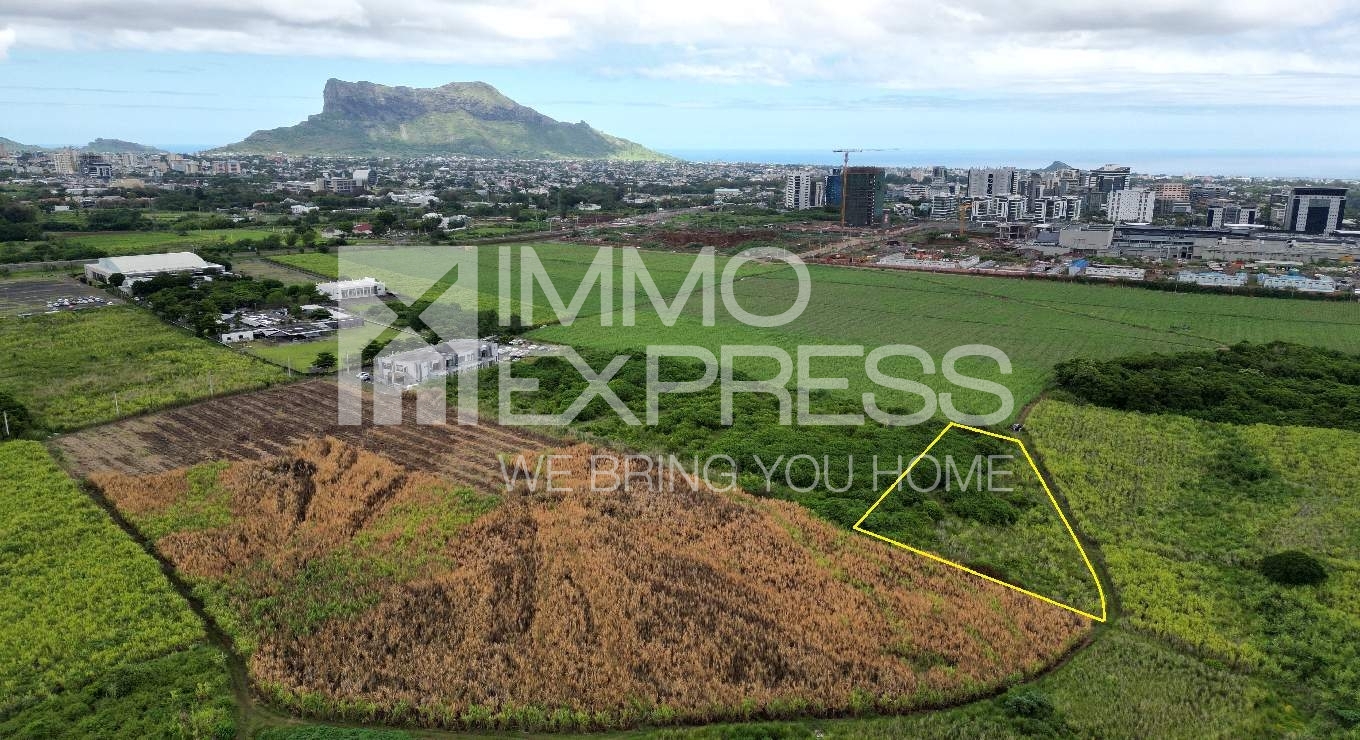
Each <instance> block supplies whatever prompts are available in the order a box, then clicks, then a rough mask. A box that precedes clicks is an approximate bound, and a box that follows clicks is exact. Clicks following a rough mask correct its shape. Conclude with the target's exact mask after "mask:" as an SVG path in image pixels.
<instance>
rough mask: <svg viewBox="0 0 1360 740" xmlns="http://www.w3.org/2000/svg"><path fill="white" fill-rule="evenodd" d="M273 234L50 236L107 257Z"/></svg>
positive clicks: (209, 232) (200, 232)
mask: <svg viewBox="0 0 1360 740" xmlns="http://www.w3.org/2000/svg"><path fill="white" fill-rule="evenodd" d="M276 233H278V232H274V231H266V230H264V229H201V230H197V231H190V232H187V233H185V234H178V233H175V232H173V231H107V232H97V233H89V232H83V231H71V232H65V233H59V234H53V235H52V236H53V237H58V238H62V239H65V240H67V241H70V242H76V243H79V244H84V245H85V246H88V247H95V248H97V249H102V250H104V252H106V253H108V254H110V255H120V254H143V253H152V252H178V251H181V250H183V251H193V250H194V249H195V248H197V247H209V246H214V245H219V244H227V243H231V242H239V241H242V240H245V239H255V240H258V239H263V238H264V237H266V236H269V235H270V234H276Z"/></svg>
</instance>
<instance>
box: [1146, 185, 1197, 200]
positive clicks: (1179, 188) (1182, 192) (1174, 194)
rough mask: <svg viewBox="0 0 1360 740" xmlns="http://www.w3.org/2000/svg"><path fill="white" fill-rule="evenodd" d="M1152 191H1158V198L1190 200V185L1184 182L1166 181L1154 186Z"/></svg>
mask: <svg viewBox="0 0 1360 740" xmlns="http://www.w3.org/2000/svg"><path fill="white" fill-rule="evenodd" d="M1152 192H1154V193H1156V195H1157V200H1171V201H1178V202H1179V201H1188V200H1190V186H1189V185H1186V184H1185V183H1183V182H1171V181H1169V180H1168V181H1164V182H1159V183H1157V184H1156V185H1153V186H1152Z"/></svg>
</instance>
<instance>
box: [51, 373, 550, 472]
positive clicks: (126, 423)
mask: <svg viewBox="0 0 1360 740" xmlns="http://www.w3.org/2000/svg"><path fill="white" fill-rule="evenodd" d="M336 392H337V390H336V383H335V381H334V380H314V381H308V382H302V383H293V384H290V385H286V386H280V387H277V388H270V389H268V390H264V391H260V392H257V393H245V394H240V395H235V396H229V397H225V398H216V399H213V400H210V401H204V402H202V403H196V404H193V405H189V406H183V407H180V408H177V409H171V410H169V411H163V412H161V413H157V414H150V415H147V416H140V417H137V418H133V419H125V420H123V421H119V422H115V423H113V424H106V425H104V426H101V427H97V428H92V429H87V430H84V431H81V432H76V433H74V434H68V435H65V436H63V437H58V438H57V439H56V440H55V441H54V443H53V444H54V445H55V446H56V448H57V449H58V450H59V451H60V454H61V457H62V460H63V462H64V463H65V464H66V465H67V466H68V468H70V469H71V470H72V472H74V473H75V474H76V475H78V476H82V477H83V476H87V475H89V474H91V473H95V472H99V471H110V470H111V471H118V472H124V473H135V474H141V473H158V472H163V471H166V470H170V469H173V468H178V467H183V466H186V465H196V464H198V463H203V462H209V461H213V460H258V459H262V458H265V457H270V456H274V455H278V454H281V453H283V452H284V451H285V450H287V449H288V448H289V447H290V446H292V445H295V444H297V443H298V442H300V441H301V440H303V439H306V438H308V437H312V436H316V435H318V434H327V435H331V436H333V437H336V438H338V439H342V440H345V441H347V442H353V443H355V444H358V445H360V446H362V447H365V448H367V449H372V450H375V451H378V452H381V453H383V454H384V455H386V456H387V457H389V458H391V459H392V460H394V461H396V462H398V463H400V464H402V465H404V466H406V467H408V468H410V469H413V470H425V471H433V472H439V473H440V474H442V475H445V476H447V477H448V479H449V480H450V481H452V482H455V483H457V484H458V485H463V486H467V487H469V488H473V489H475V490H478V491H492V490H497V489H498V488H503V487H504V486H503V478H502V471H501V466H500V459H499V457H498V455H502V454H517V453H519V452H522V451H524V450H530V449H538V448H540V447H543V446H544V445H545V444H548V443H549V442H550V440H548V439H547V438H545V437H543V436H541V435H537V434H533V433H530V432H527V431H524V430H521V429H509V428H506V427H500V426H497V425H495V424H487V423H483V424H479V425H477V426H461V425H454V424H450V425H444V426H433V425H416V424H413V423H409V422H410V420H412V419H413V418H414V407H413V405H412V403H411V402H410V401H408V402H407V408H406V414H407V416H406V418H407V420H408V423H406V424H402V425H391V426H375V425H373V424H372V422H371V419H372V413H371V405H370V402H369V401H367V400H366V401H364V416H363V418H364V419H365V422H364V424H362V425H355V426H348V425H344V426H342V425H340V424H339V423H338V420H339V413H338V411H337V402H336V398H337V396H336Z"/></svg>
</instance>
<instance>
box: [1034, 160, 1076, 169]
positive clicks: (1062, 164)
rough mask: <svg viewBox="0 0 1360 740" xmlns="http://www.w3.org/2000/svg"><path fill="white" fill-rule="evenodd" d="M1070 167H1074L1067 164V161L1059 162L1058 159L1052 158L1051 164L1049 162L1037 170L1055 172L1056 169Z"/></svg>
mask: <svg viewBox="0 0 1360 740" xmlns="http://www.w3.org/2000/svg"><path fill="white" fill-rule="evenodd" d="M1070 169H1074V168H1073V167H1072V165H1070V164H1068V163H1066V162H1060V161H1058V160H1056V159H1055V160H1053V164H1050V165H1049V166H1047V167H1045V168H1043V169H1042V170H1039V171H1040V172H1056V171H1058V170H1070Z"/></svg>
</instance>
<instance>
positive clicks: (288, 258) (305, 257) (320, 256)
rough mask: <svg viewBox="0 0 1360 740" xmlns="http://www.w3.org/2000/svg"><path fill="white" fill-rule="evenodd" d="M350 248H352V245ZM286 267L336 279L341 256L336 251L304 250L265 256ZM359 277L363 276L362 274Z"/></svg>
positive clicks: (270, 260) (268, 259)
mask: <svg viewBox="0 0 1360 740" xmlns="http://www.w3.org/2000/svg"><path fill="white" fill-rule="evenodd" d="M349 249H352V247H350V248H349ZM265 259H266V260H267V261H269V262H274V263H277V264H280V265H283V266H285V267H292V268H296V269H298V270H302V271H304V272H307V273H311V274H312V275H319V276H322V277H326V278H331V279H335V278H336V277H337V276H338V275H339V272H340V257H339V256H338V255H336V254H334V253H328V252H327V253H323V252H303V253H301V254H275V255H270V256H269V257H267V258H265ZM359 277H363V276H362V275H360V276H359Z"/></svg>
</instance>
